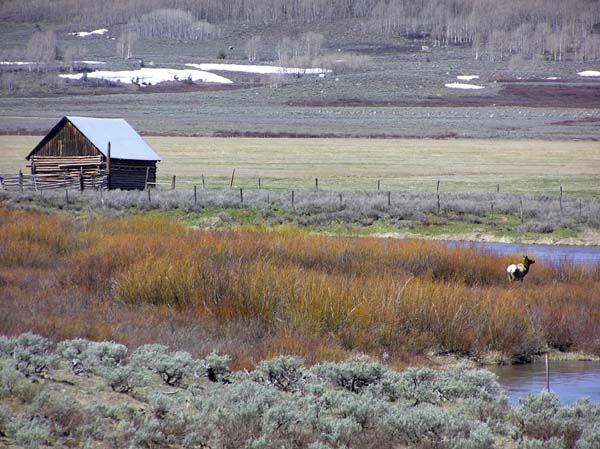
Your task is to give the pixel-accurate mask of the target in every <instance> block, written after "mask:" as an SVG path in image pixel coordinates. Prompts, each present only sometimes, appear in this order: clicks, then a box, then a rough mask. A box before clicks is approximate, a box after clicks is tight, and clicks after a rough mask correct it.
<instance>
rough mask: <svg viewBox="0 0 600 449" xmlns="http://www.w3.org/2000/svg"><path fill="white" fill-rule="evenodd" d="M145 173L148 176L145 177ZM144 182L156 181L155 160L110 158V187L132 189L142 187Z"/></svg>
mask: <svg viewBox="0 0 600 449" xmlns="http://www.w3.org/2000/svg"><path fill="white" fill-rule="evenodd" d="M146 174H147V175H148V178H147V179H146ZM146 182H148V183H151V184H154V183H155V182H156V162H155V161H137V160H130V159H111V161H110V188H111V189H122V190H133V189H144V188H145V187H146Z"/></svg>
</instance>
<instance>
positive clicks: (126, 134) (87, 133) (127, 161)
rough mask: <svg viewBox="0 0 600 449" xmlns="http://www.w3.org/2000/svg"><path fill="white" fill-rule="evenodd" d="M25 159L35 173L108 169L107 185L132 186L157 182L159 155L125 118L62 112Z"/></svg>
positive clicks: (58, 174) (51, 174)
mask: <svg viewBox="0 0 600 449" xmlns="http://www.w3.org/2000/svg"><path fill="white" fill-rule="evenodd" d="M26 159H27V160H28V161H30V165H29V167H31V174H34V175H43V176H47V177H48V178H49V179H51V178H53V177H54V178H56V179H60V178H61V177H63V176H71V175H72V174H82V175H94V174H98V173H107V174H108V188H109V189H123V190H134V189H144V188H145V187H146V186H147V185H148V184H150V185H153V184H154V183H155V182H156V163H157V162H159V161H160V156H159V155H158V154H157V153H156V152H155V151H154V150H153V149H152V148H150V146H149V145H148V144H147V143H146V142H145V141H144V139H142V138H141V137H140V135H139V134H138V133H137V132H136V131H135V130H134V129H133V128H132V127H131V126H130V125H129V123H127V122H126V121H125V120H124V119H114V118H95V117H73V116H65V117H63V118H62V119H61V120H60V121H59V122H58V123H57V124H56V125H55V126H54V127H53V128H52V129H51V130H50V131H49V132H48V134H46V136H44V138H43V139H42V140H41V141H40V143H38V144H37V145H36V146H35V148H34V149H33V150H31V151H30V153H29V154H28V155H27V157H26Z"/></svg>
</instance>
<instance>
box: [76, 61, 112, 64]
mask: <svg viewBox="0 0 600 449" xmlns="http://www.w3.org/2000/svg"><path fill="white" fill-rule="evenodd" d="M74 62H75V63H76V64H89V65H104V64H106V62H103V61H74Z"/></svg>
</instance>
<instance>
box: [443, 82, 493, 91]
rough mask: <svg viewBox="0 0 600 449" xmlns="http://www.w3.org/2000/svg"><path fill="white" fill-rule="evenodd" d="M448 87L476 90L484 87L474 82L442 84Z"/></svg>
mask: <svg viewBox="0 0 600 449" xmlns="http://www.w3.org/2000/svg"><path fill="white" fill-rule="evenodd" d="M444 86H446V87H447V88H449V89H466V90H477V89H484V87H483V86H477V85H475V84H465V83H448V84H444Z"/></svg>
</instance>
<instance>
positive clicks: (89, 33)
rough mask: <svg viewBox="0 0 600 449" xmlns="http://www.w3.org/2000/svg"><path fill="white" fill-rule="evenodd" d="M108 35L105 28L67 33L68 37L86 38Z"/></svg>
mask: <svg viewBox="0 0 600 449" xmlns="http://www.w3.org/2000/svg"><path fill="white" fill-rule="evenodd" d="M106 33H108V30H107V29H106V28H100V29H98V30H94V31H75V32H73V33H69V36H78V37H88V36H102V35H104V34H106Z"/></svg>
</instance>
